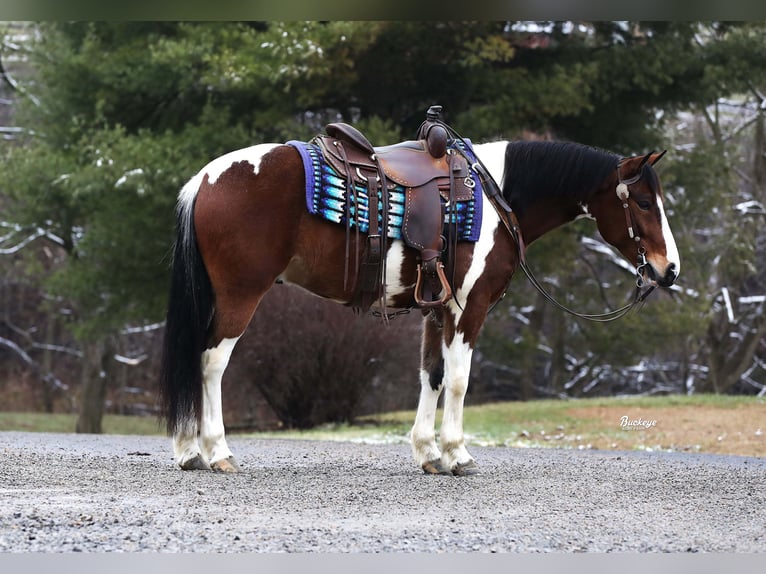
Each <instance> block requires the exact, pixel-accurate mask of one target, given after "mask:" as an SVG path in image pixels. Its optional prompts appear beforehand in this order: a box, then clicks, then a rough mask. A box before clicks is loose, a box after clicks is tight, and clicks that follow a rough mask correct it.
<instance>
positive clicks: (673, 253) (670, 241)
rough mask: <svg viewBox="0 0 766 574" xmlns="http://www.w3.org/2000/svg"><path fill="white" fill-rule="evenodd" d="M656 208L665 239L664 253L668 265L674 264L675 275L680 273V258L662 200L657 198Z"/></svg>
mask: <svg viewBox="0 0 766 574" xmlns="http://www.w3.org/2000/svg"><path fill="white" fill-rule="evenodd" d="M657 207H659V209H660V221H662V237H663V238H664V239H665V252H666V254H667V260H668V264H670V263H674V264H675V266H676V275H678V274H679V273H680V272H681V256H680V255H679V254H678V247H677V246H676V240H675V238H674V237H673V232H672V231H670V224H669V223H668V218H667V215H665V206H664V205H663V202H662V199H660V198H659V197H657Z"/></svg>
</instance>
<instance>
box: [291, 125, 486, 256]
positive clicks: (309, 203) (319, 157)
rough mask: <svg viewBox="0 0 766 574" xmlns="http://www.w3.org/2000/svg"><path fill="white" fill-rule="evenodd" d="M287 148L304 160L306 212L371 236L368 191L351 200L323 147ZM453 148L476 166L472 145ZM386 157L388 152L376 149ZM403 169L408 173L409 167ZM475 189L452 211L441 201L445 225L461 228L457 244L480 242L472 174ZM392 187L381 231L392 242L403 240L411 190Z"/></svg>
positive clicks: (360, 189)
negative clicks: (295, 151)
mask: <svg viewBox="0 0 766 574" xmlns="http://www.w3.org/2000/svg"><path fill="white" fill-rule="evenodd" d="M287 145H290V146H292V147H294V148H295V149H296V150H297V151H298V153H299V154H300V156H301V159H302V160H303V169H304V173H305V180H306V208H307V209H308V211H309V213H312V214H314V215H317V216H319V217H322V218H323V219H326V220H327V221H331V222H333V223H337V224H340V225H348V226H349V227H351V228H354V227H356V226H357V222H358V227H359V231H360V232H362V233H367V232H368V230H369V227H370V222H369V214H370V210H369V197H368V194H367V187H366V186H361V185H355V190H356V193H355V197H353V196H352V197H350V198H348V197H347V183H346V180H345V179H344V178H343V177H342V176H341V175H340V174H339V173H338V171H337V170H336V169H335V168H334V167H333V165H332V164H331V162H329V161H328V160H327V158H325V157H324V155H323V153H322V150H321V148H320V146H319V145H317V144H316V143H314V142H301V141H296V140H291V141H288V142H287ZM452 147H458V148H459V149H460V150H461V151H462V152H463V153H464V154H465V155H466V156H467V158H468V159H469V160H470V161H469V163H470V164H473V163H474V162H475V161H476V157H475V155H474V152H473V149H472V148H471V144H470V141H468V140H466V143H465V144H463V142H460V141H456V142H455V143H454V144H452ZM376 150H380V151H381V152H383V154H385V150H386V148H376ZM402 169H405V170H406V166H404V167H403V168H402ZM468 177H470V178H471V179H472V180H473V182H474V186H473V188H472V189H471V193H470V194H468V195H466V196H465V197H457V198H456V200H455V203H454V205H452V206H450V209H444V206H445V204H446V202H447V200H446V198H445V197H443V196H442V197H441V201H442V206H443V211H444V224H445V225H447V224H457V240H458V241H471V242H476V241H478V239H479V232H480V230H481V220H482V193H483V192H482V187H481V180H480V178H479V176H478V175H477V174H476V173H475V172H474V171H473V170H469V175H468ZM389 183H390V184H391V185H389V187H388V200H389V202H388V221H387V222H385V226H384V222H383V221H382V201H379V202H378V206H379V209H378V214H379V215H378V224H379V228H380V229H381V230H382V229H384V228H385V229H386V231H387V233H386V234H387V236H388V237H389V238H391V239H402V223H403V218H404V213H405V196H406V193H407V189H408V188H407V187H405V186H404V185H402V184H401V183H396V182H393V181H392V182H389ZM347 202H348V203H349V206H348V207H349V209H348V212H349V214H350V216H349V219H350V221H346V203H347Z"/></svg>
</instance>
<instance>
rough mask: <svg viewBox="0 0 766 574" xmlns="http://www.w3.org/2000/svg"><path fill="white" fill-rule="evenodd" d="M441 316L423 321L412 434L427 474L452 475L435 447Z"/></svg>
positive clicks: (440, 373)
mask: <svg viewBox="0 0 766 574" xmlns="http://www.w3.org/2000/svg"><path fill="white" fill-rule="evenodd" d="M441 321H442V313H441V312H440V311H433V312H432V313H430V314H429V315H428V316H427V317H426V318H425V319H424V321H423V341H422V347H421V366H420V399H419V400H418V412H417V414H416V415H415V424H414V425H413V427H412V431H411V433H410V440H411V441H412V454H413V456H414V457H415V462H416V463H417V464H418V465H420V467H421V468H422V469H423V471H424V472H426V473H427V474H450V470H449V468H447V467H444V466H443V465H442V462H441V452H440V451H439V448H438V447H437V446H436V436H435V424H436V408H437V404H438V402H439V395H440V394H441V392H442V388H443V380H442V379H443V376H444V367H443V359H442V347H441V345H442V331H443V327H442V323H441Z"/></svg>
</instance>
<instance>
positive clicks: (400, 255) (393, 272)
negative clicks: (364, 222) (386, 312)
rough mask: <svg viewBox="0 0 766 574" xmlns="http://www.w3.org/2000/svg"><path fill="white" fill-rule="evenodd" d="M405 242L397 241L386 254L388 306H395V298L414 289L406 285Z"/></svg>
mask: <svg viewBox="0 0 766 574" xmlns="http://www.w3.org/2000/svg"><path fill="white" fill-rule="evenodd" d="M403 266H404V241H401V240H399V239H396V240H394V241H392V242H391V247H390V248H389V249H388V253H387V254H386V305H392V304H393V298H394V297H396V296H397V295H400V294H402V293H404V292H405V291H406V290H407V289H410V288H412V287H413V285H414V283H413V284H410V285H405V284H404V272H403Z"/></svg>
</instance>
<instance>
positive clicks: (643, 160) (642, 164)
mask: <svg viewBox="0 0 766 574" xmlns="http://www.w3.org/2000/svg"><path fill="white" fill-rule="evenodd" d="M652 155H655V154H654V152H653V151H650V152H649V153H648V154H646V155H645V156H644V157H642V158H641V163H639V164H638V169H637V170H636V171H641V168H642V167H644V166H645V165H646V162H648V161H649V160H650V159H651V158H652ZM649 165H652V164H651V163H650V164H649Z"/></svg>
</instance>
